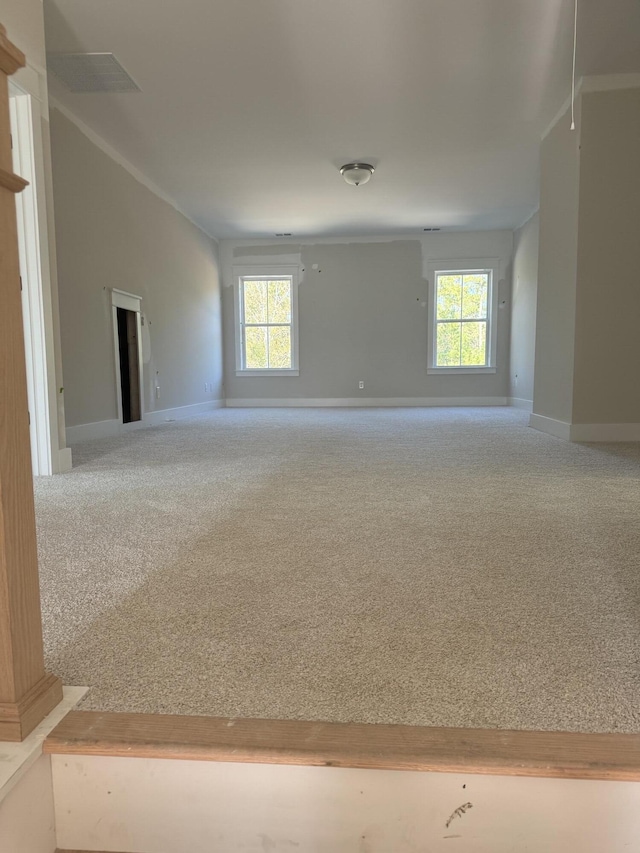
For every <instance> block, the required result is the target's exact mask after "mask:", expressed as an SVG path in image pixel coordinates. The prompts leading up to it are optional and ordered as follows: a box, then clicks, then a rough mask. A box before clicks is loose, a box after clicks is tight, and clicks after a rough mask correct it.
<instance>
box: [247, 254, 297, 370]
mask: <svg viewBox="0 0 640 853" xmlns="http://www.w3.org/2000/svg"><path fill="white" fill-rule="evenodd" d="M236 308H237V320H238V324H237V341H236V359H237V365H236V373H237V374H239V375H240V374H241V375H262V376H265V375H267V376H280V375H282V376H292V375H294V376H297V375H298V364H297V360H298V359H297V353H298V346H297V268H294V269H291V268H289V269H288V270H285V269H282V270H278V271H267V270H264V271H263V270H261V271H260V273H259V274H255V273H252V274H238V275H237V300H236Z"/></svg>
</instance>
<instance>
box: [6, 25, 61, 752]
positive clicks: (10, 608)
mask: <svg viewBox="0 0 640 853" xmlns="http://www.w3.org/2000/svg"><path fill="white" fill-rule="evenodd" d="M24 62H25V59H24V55H23V54H22V53H21V52H20V51H19V50H18V49H17V48H16V47H15V46H14V45H13V44H11V42H10V41H9V40H8V38H7V35H6V31H5V29H4V27H2V26H1V25H0V302H1V303H2V311H0V426H1V428H0V741H21V740H23V739H24V738H25V737H26V736H27V735H28V734H29V732H31V731H32V730H33V729H34V728H35V727H36V726H37V725H38V723H39V722H40V720H42V719H43V718H44V717H45V716H46V715H47V714H48V713H49V711H51V710H52V708H54V707H55V706H56V705H57V704H58V702H60V700H61V699H62V683H61V682H60V680H59V679H57V678H55V677H54V676H50V675H47V674H46V673H45V670H44V656H43V644H42V617H41V612H40V583H39V579H38V552H37V545H36V524H35V511H34V505H33V480H32V473H31V471H32V468H31V447H30V445H31V441H30V437H29V410H28V401H27V376H26V368H25V345H24V333H23V323H22V297H21V294H20V289H21V283H20V264H19V258H18V231H17V220H16V203H15V193H17V192H20V190H22V189H24V187H25V186H26V182H25V181H24V180H23V179H22V178H20V177H19V176H17V175H14V174H13V171H12V168H13V158H12V153H11V136H10V132H9V129H10V123H9V90H8V81H7V74H12V73H13V72H14V71H16V70H17V69H18V68H20V67H22V66H23V65H24Z"/></svg>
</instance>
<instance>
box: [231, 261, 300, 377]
mask: <svg viewBox="0 0 640 853" xmlns="http://www.w3.org/2000/svg"><path fill="white" fill-rule="evenodd" d="M278 276H287V277H289V278H291V367H287V368H270V367H267V368H246V367H243V363H244V359H243V352H242V340H243V335H242V324H243V306H242V288H241V286H240V283H241V281H242V280H243V279H245V278H257V279H261V278H278ZM299 282H300V267H299V266H296V265H294V264H278V265H277V266H276V265H273V264H259V265H258V264H256V265H252V266H234V267H233V290H234V300H233V305H234V328H235V345H236V376H299V375H300V370H299V368H298V364H299V361H298V349H299V348H298V337H299V336H298V284H299Z"/></svg>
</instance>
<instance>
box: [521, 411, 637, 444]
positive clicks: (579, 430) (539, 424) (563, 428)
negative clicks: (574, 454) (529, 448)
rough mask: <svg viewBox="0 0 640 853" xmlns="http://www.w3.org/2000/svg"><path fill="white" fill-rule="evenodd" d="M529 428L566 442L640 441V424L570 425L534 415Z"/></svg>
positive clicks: (530, 419)
mask: <svg viewBox="0 0 640 853" xmlns="http://www.w3.org/2000/svg"><path fill="white" fill-rule="evenodd" d="M529 426H530V427H533V428H534V429H539V430H540V431H541V432H546V433H548V434H549V435H555V436H556V438H563V439H564V440H565V441H593V442H598V441H603V442H607V441H611V442H614V441H640V424H569V423H566V422H565V421H557V420H555V419H554V418H547V417H544V415H535V414H532V415H531V417H530V418H529Z"/></svg>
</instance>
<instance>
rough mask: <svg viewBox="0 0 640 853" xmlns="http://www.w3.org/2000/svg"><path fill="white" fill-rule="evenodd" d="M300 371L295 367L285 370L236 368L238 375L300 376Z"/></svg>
mask: <svg viewBox="0 0 640 853" xmlns="http://www.w3.org/2000/svg"><path fill="white" fill-rule="evenodd" d="M299 375H300V371H299V370H295V369H294V368H287V369H284V370H270V369H269V368H265V369H262V370H236V376H299Z"/></svg>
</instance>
